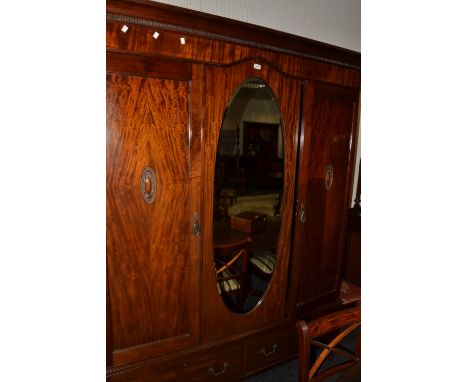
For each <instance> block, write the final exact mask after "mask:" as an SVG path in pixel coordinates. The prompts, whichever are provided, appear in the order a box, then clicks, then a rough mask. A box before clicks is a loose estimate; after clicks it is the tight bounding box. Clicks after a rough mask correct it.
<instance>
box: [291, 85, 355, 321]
mask: <svg viewBox="0 0 468 382" xmlns="http://www.w3.org/2000/svg"><path fill="white" fill-rule="evenodd" d="M357 97H358V93H357V91H356V90H355V89H349V88H344V87H339V86H335V85H329V84H321V83H313V82H307V83H306V84H305V86H304V97H303V105H302V106H303V107H302V125H301V135H300V155H299V175H298V186H297V201H296V217H295V237H294V257H293V259H294V260H293V273H292V275H295V276H296V277H292V280H291V304H292V307H291V308H292V313H293V314H299V315H300V314H303V313H307V312H310V311H311V310H312V309H313V308H314V307H316V306H317V305H320V304H323V303H326V302H329V301H332V300H333V299H335V298H336V297H337V293H338V290H339V288H338V286H339V283H340V281H341V280H340V278H339V275H340V266H341V260H342V255H343V248H344V237H345V224H346V213H347V211H348V208H349V203H350V198H351V191H352V189H351V188H352V177H353V168H354V167H353V164H354V156H355V142H354V140H355V137H356V115H357Z"/></svg>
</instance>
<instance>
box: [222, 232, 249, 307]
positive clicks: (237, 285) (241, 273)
mask: <svg viewBox="0 0 468 382" xmlns="http://www.w3.org/2000/svg"><path fill="white" fill-rule="evenodd" d="M251 243H252V239H251V238H250V237H249V238H247V239H244V240H242V241H239V242H236V243H229V244H223V245H216V246H215V247H214V258H215V265H216V277H217V281H218V290H219V293H220V294H221V295H222V296H223V299H224V301H225V302H226V303H227V304H229V305H231V304H233V302H232V299H230V297H228V296H235V297H236V303H235V306H236V307H237V310H240V311H242V308H243V305H244V301H245V298H246V296H247V292H248V290H249V278H248V276H249V259H250V253H251V252H250V245H251Z"/></svg>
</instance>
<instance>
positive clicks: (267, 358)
mask: <svg viewBox="0 0 468 382" xmlns="http://www.w3.org/2000/svg"><path fill="white" fill-rule="evenodd" d="M297 340H298V338H297V332H296V328H295V327H294V326H292V325H290V326H286V327H281V328H280V329H279V330H276V331H270V332H269V333H268V334H263V335H260V336H257V337H255V338H252V339H251V340H249V341H247V342H246V345H245V346H246V349H245V360H246V365H245V371H246V373H250V372H252V371H256V370H259V369H261V368H262V367H264V366H267V365H271V364H274V363H276V362H278V361H283V360H284V359H287V358H291V357H293V356H294V355H296V354H297V349H298V341H297Z"/></svg>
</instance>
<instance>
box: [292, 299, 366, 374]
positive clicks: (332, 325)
mask: <svg viewBox="0 0 468 382" xmlns="http://www.w3.org/2000/svg"><path fill="white" fill-rule="evenodd" d="M360 325H361V306H360V305H358V306H355V307H352V308H349V309H344V310H340V311H337V312H334V313H330V314H327V315H325V316H322V317H320V318H317V319H315V320H313V321H311V322H306V321H304V320H301V321H299V322H298V323H297V324H296V328H297V331H298V336H299V366H298V369H299V379H298V381H299V382H309V381H310V382H312V381H314V382H318V381H323V380H324V379H325V378H328V377H329V376H331V375H334V374H336V373H338V372H341V371H343V370H345V369H346V368H349V367H351V366H353V365H356V364H358V363H360V359H361V334H360V332H359V331H358V333H357V337H356V346H355V349H354V352H350V351H348V350H347V349H344V348H341V347H340V343H341V342H342V341H343V340H344V339H345V338H346V337H347V336H348V335H350V334H351V333H352V332H353V331H354V330H358V328H359V327H360ZM338 330H339V332H338V334H337V335H336V336H335V337H334V338H333V339H332V340H331V341H330V342H329V343H328V344H326V343H322V342H320V339H321V337H323V336H325V335H327V334H330V333H335V332H336V331H338ZM311 347H315V348H319V349H323V350H322V351H321V352H320V354H319V355H318V357H317V358H316V359H315V361H314V362H312V363H311V362H310V359H311V357H310V356H311ZM332 353H336V354H340V355H343V356H345V357H347V358H348V360H347V361H344V362H342V363H339V364H338V365H335V366H332V367H330V368H328V369H326V370H323V371H322V370H320V367H321V366H322V364H323V363H324V361H325V360H326V358H327V357H328V356H329V355H330V354H332Z"/></svg>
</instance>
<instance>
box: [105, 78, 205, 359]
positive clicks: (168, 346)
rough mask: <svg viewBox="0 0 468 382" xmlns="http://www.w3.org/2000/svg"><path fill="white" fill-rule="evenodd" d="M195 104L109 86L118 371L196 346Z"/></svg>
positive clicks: (158, 82) (167, 85) (144, 88)
mask: <svg viewBox="0 0 468 382" xmlns="http://www.w3.org/2000/svg"><path fill="white" fill-rule="evenodd" d="M190 103H191V84H190V82H189V81H182V80H173V79H159V78H148V77H143V76H140V75H127V74H125V75H122V74H116V73H112V72H111V73H109V74H108V76H107V105H108V108H107V264H108V275H109V297H110V313H111V314H110V315H111V318H110V320H111V325H112V346H113V364H114V365H119V364H122V363H127V362H132V361H137V360H141V359H143V358H147V357H151V356H157V355H159V354H163V353H166V352H169V351H175V350H178V349H180V348H185V347H188V346H191V345H192V344H193V343H195V342H196V341H197V334H196V327H197V318H196V317H197V314H196V312H197V310H196V297H194V296H197V291H196V287H195V282H196V280H195V274H196V273H195V272H193V270H194V267H193V261H194V260H193V255H192V254H191V248H193V247H192V244H191V240H192V239H193V238H192V231H191V220H192V211H191V188H190V184H191V183H190V182H191V176H190V146H189V143H190V142H189V135H190V134H189V129H190V122H191V121H190V118H191V114H190V112H191V104H190ZM148 168H150V169H151V170H148ZM152 199H153V200H152Z"/></svg>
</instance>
